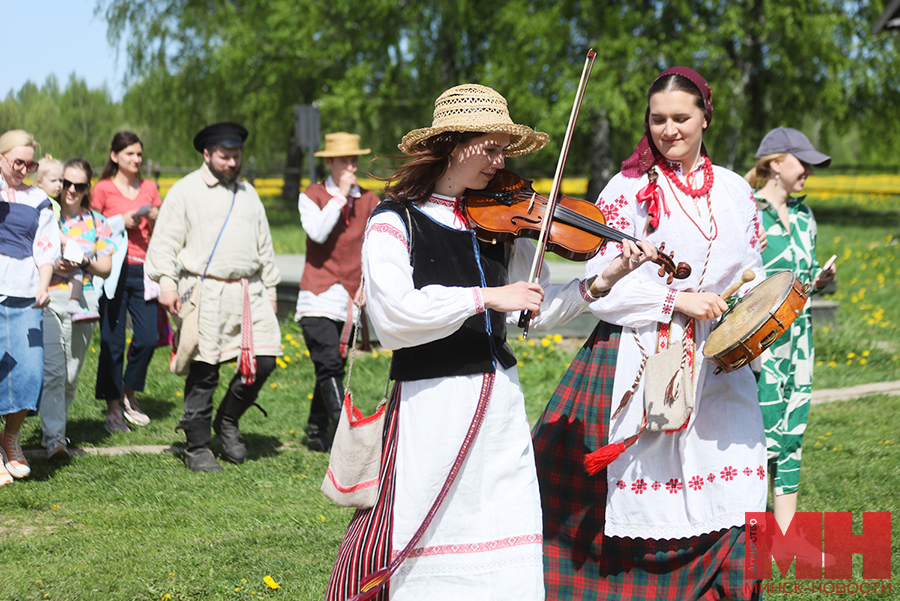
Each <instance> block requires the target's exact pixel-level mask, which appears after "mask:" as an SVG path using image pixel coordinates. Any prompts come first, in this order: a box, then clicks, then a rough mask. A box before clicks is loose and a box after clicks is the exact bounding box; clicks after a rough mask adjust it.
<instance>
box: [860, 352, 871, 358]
mask: <svg viewBox="0 0 900 601" xmlns="http://www.w3.org/2000/svg"><path fill="white" fill-rule="evenodd" d="M870 354H871V353H869V351H863V352H862V356H863V357H868V356H869V355H870Z"/></svg>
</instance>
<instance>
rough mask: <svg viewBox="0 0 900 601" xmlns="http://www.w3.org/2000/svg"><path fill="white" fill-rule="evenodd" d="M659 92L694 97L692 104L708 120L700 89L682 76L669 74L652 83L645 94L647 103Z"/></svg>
mask: <svg viewBox="0 0 900 601" xmlns="http://www.w3.org/2000/svg"><path fill="white" fill-rule="evenodd" d="M659 92H687V93H688V94H692V95H693V96H694V102H696V103H697V108H699V109H700V110H701V111H703V116H704V117H706V118H707V119H709V113H708V111H707V110H706V101H705V100H703V94H702V93H701V92H700V88H698V87H697V86H696V85H695V84H694V82H692V81H691V80H690V79H688V78H687V77H685V76H684V75H679V74H678V73H670V74H668V75H666V76H663V77H660V78H659V79H657V80H656V81H654V82H653V84H652V85H651V86H650V90H649V91H648V92H647V102H648V103H649V102H650V98H652V97H653V95H654V94H657V93H659Z"/></svg>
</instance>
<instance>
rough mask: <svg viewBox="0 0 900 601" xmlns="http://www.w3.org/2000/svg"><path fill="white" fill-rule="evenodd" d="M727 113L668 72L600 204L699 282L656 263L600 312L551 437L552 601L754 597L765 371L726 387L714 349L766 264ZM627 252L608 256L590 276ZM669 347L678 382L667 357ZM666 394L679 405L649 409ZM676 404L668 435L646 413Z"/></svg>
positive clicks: (547, 433) (682, 75)
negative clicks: (707, 137) (721, 131)
mask: <svg viewBox="0 0 900 601" xmlns="http://www.w3.org/2000/svg"><path fill="white" fill-rule="evenodd" d="M712 109H713V105H712V94H711V91H710V89H709V86H708V85H707V83H706V81H705V80H704V79H703V78H702V77H700V75H698V74H697V73H696V72H694V71H692V70H691V69H687V68H684V67H676V68H673V69H669V70H666V71H663V72H662V73H661V74H660V75H659V77H658V78H657V79H656V80H655V81H654V82H653V84H652V85H651V86H650V89H649V92H648V108H647V112H646V117H645V134H644V137H643V138H642V139H641V141H640V143H639V144H638V146H637V148H636V150H635V152H634V154H633V155H632V156H631V158H629V159H628V160H627V161H625V162H624V163H623V169H622V172H621V173H619V174H618V175H616V176H615V177H614V178H613V179H612V181H610V183H609V184H608V185H607V187H606V188H605V189H604V190H603V192H602V193H601V195H600V198H599V199H598V201H597V205H598V206H599V207H600V208H601V209H602V210H603V211H604V214H605V216H606V221H607V224H608V225H611V226H612V227H615V228H616V229H619V230H621V231H623V232H626V233H630V234H631V235H639V236H644V235H646V236H647V238H648V240H649V241H650V242H652V243H654V244H656V245H657V246H658V245H660V244H661V243H662V242H663V241H665V242H668V248H667V250H674V252H675V260H680V261H686V262H687V263H689V264H690V265H691V266H692V268H693V270H692V273H691V275H690V276H689V277H688V278H686V279H681V280H675V281H674V283H671V284H668V285H667V284H666V283H665V282H664V281H663V280H661V279H660V278H659V276H658V275H657V273H656V270H655V269H654V268H653V267H652V266H643V267H640V268H638V269H636V270H634V271H633V272H632V273H629V274H628V275H626V276H625V277H624V278H623V279H622V281H621V282H620V283H618V285H616V287H615V288H613V289H612V291H611V292H610V294H609V295H607V296H605V297H604V298H601V299H598V300H596V301H594V302H592V303H591V311H592V312H593V313H594V315H596V316H597V317H598V318H599V319H600V320H601V321H600V323H599V324H598V326H597V328H596V329H595V330H594V333H593V334H592V336H591V338H590V339H589V340H588V341H587V342H586V343H585V346H584V347H583V348H582V350H581V351H580V352H579V354H578V356H577V357H576V359H575V361H574V362H573V363H572V365H571V367H570V368H569V371H568V372H567V374H566V375H565V376H564V378H563V381H562V382H561V384H560V385H559V387H558V389H557V391H556V393H555V394H554V396H553V398H552V399H551V401H550V404H549V405H548V407H547V409H546V411H545V413H544V415H543V416H542V418H541V419H540V421H539V422H538V424H537V426H536V427H535V430H534V442H535V454H536V460H537V466H538V478H539V481H540V489H541V494H542V506H543V511H544V549H545V567H546V573H545V581H546V583H547V596H548V598H551V599H559V598H565V599H605V598H608V597H615V598H621V597H625V596H627V597H628V598H635V599H650V598H653V599H658V598H666V599H699V598H701V597H702V598H704V599H712V598H722V597H729V598H732V599H745V598H748V596H749V594H750V593H749V592H748V591H747V590H745V588H744V583H745V581H744V576H743V569H744V561H743V560H744V528H743V524H744V520H745V517H744V512H747V511H764V510H765V500H766V487H765V463H766V462H765V436H764V432H763V427H762V420H761V418H760V413H759V407H758V404H757V402H756V398H755V390H756V388H755V385H754V380H753V374H752V372H751V371H750V370H749V369H748V370H743V371H741V370H738V371H735V372H732V373H724V374H721V375H717V376H714V375H713V370H712V369H710V363H709V362H707V361H704V360H703V355H702V350H703V345H704V343H705V341H706V339H707V337H708V336H709V334H710V332H711V330H712V328H713V326H714V325H715V320H716V319H717V318H718V317H720V316H721V315H722V313H723V312H724V311H725V310H726V309H727V305H726V303H725V301H724V300H723V299H722V298H721V297H720V296H719V294H720V293H722V292H723V291H725V290H726V288H728V287H729V286H730V285H731V284H732V283H734V282H735V281H737V280H740V279H741V275H742V272H743V271H744V270H748V269H749V270H752V271H753V272H754V273H755V274H757V276H756V277H757V281H759V280H760V279H761V278H760V276H759V275H758V274H760V273H761V268H762V263H761V260H760V254H759V252H760V250H759V239H758V236H757V215H756V206H755V203H754V202H753V200H752V195H751V191H750V187H749V186H748V185H747V184H746V182H745V181H744V180H743V179H742V178H741V177H740V176H738V175H736V174H734V173H732V172H731V171H728V170H726V169H723V168H721V167H714V166H713V165H712V163H711V161H710V159H709V157H708V156H707V153H706V150H705V148H704V146H703V134H704V132H705V130H706V128H707V127H708V126H709V123H710V120H711V118H712ZM615 254H616V251H615V249H614V247H613V246H612V245H607V246H606V247H605V248H604V249H601V252H600V253H599V254H598V255H597V256H596V257H594V258H593V259H591V261H589V262H588V265H587V269H588V271H589V272H597V271H598V270H603V269H604V268H605V267H606V265H609V264H610V260H611V259H612V258H613V257H614V256H615ZM742 288H743V289H742V291H741V292H745V291H746V289H747V288H748V286H747V285H744V286H743V287H742ZM666 349H669V353H668V354H667V355H666V356H668V357H672V356H673V355H672V353H673V352H674V353H675V354H674V357H675V360H674V363H670V365H671V371H668V370H667V369H668V368H661V367H659V366H660V362H658V361H657V360H656V359H658V358H661V357H662V355H661V356H660V357H657V358H654V357H653V356H654V355H657V354H658V353H661V352H662V351H664V350H666ZM650 359H653V360H650ZM658 382H662V384H663V386H662V387H663V388H664V389H665V394H664V395H660V397H661V398H658V399H654V398H650V399H645V396H644V391H645V387H646V388H649V389H651V390H659V386H658V385H657V383H658ZM666 383H668V387H666V386H665V384H666ZM650 395H651V397H652V396H655V394H654V393H650ZM663 398H664V399H665V402H666V403H667V404H670V405H671V406H672V408H675V407H676V406H677V405H679V404H680V403H683V407H684V408H685V411H684V416H683V417H682V418H681V419H680V421H675V422H674V423H670V424H669V425H668V427H665V428H662V429H660V428H653V427H652V426H653V425H654V424H653V421H654V419H656V418H657V417H659V416H657V415H654V413H653V411H652V407H650V406H648V409H647V410H645V408H644V407H645V401H648V402H649V401H654V400H655V401H657V402H659V401H661V400H663ZM691 404H692V405H693V409H692V410H691V409H690V406H691ZM586 450H587V451H588V452H590V451H595V450H599V451H598V452H597V453H589V454H588V455H587V457H586V455H585V452H586ZM586 459H587V460H586ZM592 460H594V463H592V462H591V461H592ZM586 467H587V470H586ZM591 472H593V473H594V475H591Z"/></svg>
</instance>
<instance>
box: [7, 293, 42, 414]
mask: <svg viewBox="0 0 900 601" xmlns="http://www.w3.org/2000/svg"><path fill="white" fill-rule="evenodd" d="M33 305H34V298H33V297H31V298H21V297H12V296H8V297H6V298H5V299H3V300H2V301H0V415H10V414H12V413H18V412H19V411H24V410H37V408H38V400H39V399H40V398H41V384H42V383H43V380H44V336H43V333H42V331H41V326H42V324H43V318H44V315H43V311H41V310H40V309H33V308H32V306H33Z"/></svg>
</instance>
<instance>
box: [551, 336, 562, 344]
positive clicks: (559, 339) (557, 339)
mask: <svg viewBox="0 0 900 601" xmlns="http://www.w3.org/2000/svg"><path fill="white" fill-rule="evenodd" d="M553 342H562V336H561V335H560V334H556V335H555V336H553Z"/></svg>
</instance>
